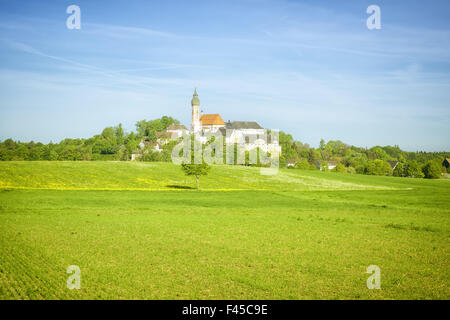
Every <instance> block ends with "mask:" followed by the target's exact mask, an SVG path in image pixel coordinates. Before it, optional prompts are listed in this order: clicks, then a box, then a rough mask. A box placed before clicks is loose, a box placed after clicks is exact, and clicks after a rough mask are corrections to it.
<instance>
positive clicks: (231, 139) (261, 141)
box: [167, 89, 281, 152]
mask: <svg viewBox="0 0 450 320" xmlns="http://www.w3.org/2000/svg"><path fill="white" fill-rule="evenodd" d="M191 107H192V121H191V126H190V131H189V132H188V131H187V128H186V127H185V126H182V125H181V126H180V125H179V126H177V130H175V131H174V129H175V126H171V127H169V128H168V129H167V132H171V134H172V135H174V136H175V137H181V136H182V135H183V134H186V133H190V134H195V135H197V136H198V137H199V139H200V140H201V141H204V142H206V139H207V135H208V133H212V134H215V135H217V134H219V135H222V136H223V137H224V140H225V142H226V143H227V144H229V143H238V144H241V145H243V146H244V147H245V150H252V149H254V148H261V149H262V150H263V151H265V152H281V147H280V145H279V144H278V140H277V139H273V140H274V141H272V136H271V135H267V136H266V130H265V129H264V128H263V127H261V126H260V125H259V124H258V123H257V122H255V121H227V122H224V121H223V119H222V117H221V116H220V114H218V113H215V114H201V111H200V110H201V109H200V99H199V97H198V93H197V89H195V90H194V95H193V97H192V99H191Z"/></svg>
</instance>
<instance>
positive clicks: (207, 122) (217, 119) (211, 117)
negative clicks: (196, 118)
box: [200, 113, 225, 126]
mask: <svg viewBox="0 0 450 320" xmlns="http://www.w3.org/2000/svg"><path fill="white" fill-rule="evenodd" d="M200 121H201V122H202V125H204V126H211V125H225V122H223V120H222V117H221V116H220V114H218V113H216V114H203V115H202V116H201V117H200Z"/></svg>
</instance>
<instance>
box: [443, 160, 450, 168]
mask: <svg viewBox="0 0 450 320" xmlns="http://www.w3.org/2000/svg"><path fill="white" fill-rule="evenodd" d="M442 165H443V166H444V167H446V168H447V170H448V167H449V166H450V158H445V159H444V161H443V162H442Z"/></svg>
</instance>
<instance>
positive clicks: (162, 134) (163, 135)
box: [156, 131, 171, 139]
mask: <svg viewBox="0 0 450 320" xmlns="http://www.w3.org/2000/svg"><path fill="white" fill-rule="evenodd" d="M170 136H171V134H170V133H169V132H164V131H161V132H157V133H156V138H158V139H160V138H167V139H168V138H170Z"/></svg>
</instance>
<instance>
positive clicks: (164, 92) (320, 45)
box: [0, 0, 450, 151]
mask: <svg viewBox="0 0 450 320" xmlns="http://www.w3.org/2000/svg"><path fill="white" fill-rule="evenodd" d="M71 4H76V5H79V6H80V8H81V29H80V30H69V29H67V28H66V19H67V17H68V16H69V15H68V14H67V13H66V8H67V7H68V6H69V5H71ZM371 4H377V5H378V6H380V8H381V25H382V29H381V30H368V29H367V27H366V19H367V18H368V16H369V15H368V14H367V13H366V9H367V7H368V6H369V5H371ZM449 14H450V1H447V0H442V1H438V0H435V1H433V2H432V3H430V2H426V1H412V0H409V1H392V0H390V1H379V0H371V1H363V0H359V1H332V0H330V1H325V0H324V1H321V0H314V1H312V0H311V1H282V0H276V1H264V0H262V1H246V0H240V1H140V0H127V1H93V0H89V1H62V0H60V1H31V0H30V1H12V0H10V1H4V0H0V140H3V139H6V138H9V137H12V138H13V139H18V140H21V141H30V140H34V141H42V142H48V141H50V140H52V141H54V142H55V141H59V140H61V139H63V138H66V137H71V138H78V137H84V138H87V137H90V136H92V135H94V134H97V133H99V132H101V130H102V129H103V128H104V127H106V126H111V125H116V124H118V123H122V124H123V126H124V127H125V128H126V129H127V130H134V124H135V123H136V121H138V120H142V119H147V120H150V119H154V118H157V117H160V116H162V115H170V116H173V117H175V118H177V119H179V120H180V121H181V122H182V123H184V124H185V125H186V126H188V125H189V124H190V99H191V97H192V92H193V89H194V87H196V88H197V90H198V93H199V97H200V101H201V109H202V110H203V111H204V112H205V113H220V114H221V115H222V117H223V119H224V120H225V121H227V120H248V121H257V122H258V123H260V124H261V125H262V126H264V127H266V128H269V129H280V130H283V131H286V132H289V133H291V134H292V135H293V136H294V138H295V139H296V140H299V141H302V142H305V143H309V144H310V145H312V146H317V145H318V143H319V141H320V139H321V138H324V139H325V140H331V139H333V140H337V139H339V140H342V141H344V142H346V143H348V144H353V145H357V146H361V147H371V146H374V145H388V144H389V145H395V144H397V145H399V146H400V147H401V148H402V149H406V150H409V151H416V150H425V151H440V150H447V151H448V150H450V139H449V138H448V131H449V123H450V20H449Z"/></svg>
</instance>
